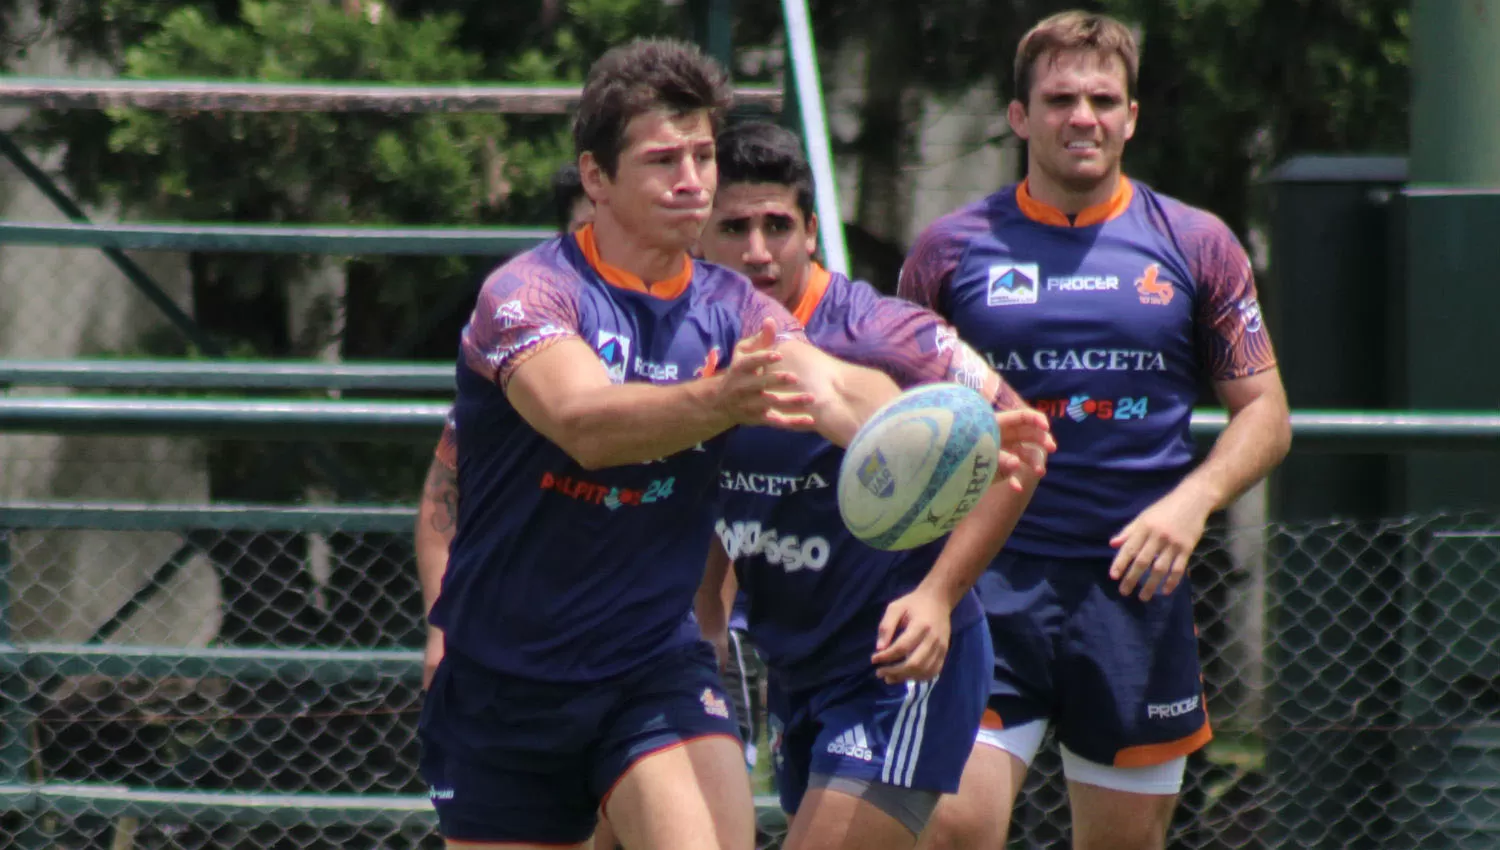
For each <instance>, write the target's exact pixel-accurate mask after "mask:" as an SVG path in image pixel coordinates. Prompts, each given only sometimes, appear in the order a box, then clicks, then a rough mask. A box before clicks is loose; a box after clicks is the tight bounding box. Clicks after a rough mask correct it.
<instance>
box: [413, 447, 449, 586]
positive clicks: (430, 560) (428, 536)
mask: <svg viewBox="0 0 1500 850" xmlns="http://www.w3.org/2000/svg"><path fill="white" fill-rule="evenodd" d="M457 530H458V476H457V474H456V473H455V472H454V470H453V469H452V468H450V467H448V466H446V465H444V464H443V463H442V462H441V461H439V460H438V459H436V458H434V459H433V461H432V465H431V466H430V467H429V468H428V470H427V480H426V482H425V483H424V484H423V485H422V499H421V501H420V502H419V503H418V505H417V526H416V529H415V544H414V546H413V548H414V549H415V554H416V558H417V579H418V582H419V583H420V584H421V586H422V612H423V614H424V615H425V614H430V613H432V606H433V604H434V603H436V602H437V598H438V593H439V592H441V590H442V587H443V574H444V573H445V572H447V570H448V547H449V546H451V545H452V543H453V535H454V534H455V532H456V531H457Z"/></svg>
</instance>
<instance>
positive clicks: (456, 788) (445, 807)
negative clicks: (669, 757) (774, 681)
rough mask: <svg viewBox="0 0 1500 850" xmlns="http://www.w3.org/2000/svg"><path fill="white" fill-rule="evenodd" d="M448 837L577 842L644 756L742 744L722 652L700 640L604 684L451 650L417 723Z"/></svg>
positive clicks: (426, 774)
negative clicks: (508, 669)
mask: <svg viewBox="0 0 1500 850" xmlns="http://www.w3.org/2000/svg"><path fill="white" fill-rule="evenodd" d="M418 731H419V733H420V736H421V741H422V758H421V772H422V779H423V781H425V782H426V783H427V785H428V794H429V795H430V796H431V798H432V802H433V807H434V808H436V809H437V814H438V824H439V829H440V831H441V832H442V835H443V837H444V838H448V839H452V840H456V841H487V842H526V843H536V844H575V843H578V842H581V841H584V840H585V839H587V838H588V837H589V836H590V835H592V834H593V832H594V827H595V823H596V820H597V817H598V815H597V813H598V810H599V807H600V806H601V805H602V804H603V801H604V800H605V799H606V798H607V797H608V795H609V792H610V790H611V789H612V788H613V787H614V785H615V782H616V781H618V780H619V778H620V777H621V776H623V775H624V773H625V771H626V770H628V769H629V768H630V766H631V765H633V764H635V763H636V762H637V761H639V760H641V759H643V758H645V757H646V756H649V755H651V754H652V753H655V752H659V751H661V750H664V749H667V748H669V747H672V746H675V745H677V744H680V743H682V742H684V741H688V740H691V739H694V738H701V737H706V736H710V735H725V736H727V737H729V738H732V739H734V740H736V741H738V740H739V736H738V734H737V730H736V727H735V721H734V715H733V713H732V712H731V711H730V709H729V700H728V696H727V695H726V694H725V693H724V686H723V684H722V682H721V680H720V678H719V665H718V661H717V659H716V658H715V656H714V651H713V648H712V647H711V646H710V645H709V644H708V643H705V642H702V641H699V642H696V643H694V644H691V645H689V646H685V647H681V648H679V649H674V650H672V651H670V652H667V653H665V654H663V655H662V656H660V657H657V658H654V659H652V660H651V661H650V662H648V663H646V664H644V665H642V666H641V667H640V668H638V669H636V670H633V671H631V672H629V673H626V674H624V675H621V676H619V677H616V678H614V679H610V680H607V681H604V682H591V683H585V684H579V683H558V682H539V681H535V680H531V679H519V678H516V677H513V676H505V675H502V674H499V673H496V672H494V671H492V670H489V669H488V668H485V667H481V666H480V665H478V664H477V663H475V662H474V661H472V660H469V659H466V658H465V657H464V656H462V655H459V654H458V653H457V652H455V651H454V650H453V649H452V648H451V647H450V648H449V649H448V650H447V651H446V653H445V654H444V657H443V661H442V663H441V664H439V665H438V668H437V671H436V673H435V674H434V676H433V680H432V687H431V688H430V689H429V690H428V692H427V696H426V699H425V700H424V701H423V704H422V719H421V723H420V725H419V727H418Z"/></svg>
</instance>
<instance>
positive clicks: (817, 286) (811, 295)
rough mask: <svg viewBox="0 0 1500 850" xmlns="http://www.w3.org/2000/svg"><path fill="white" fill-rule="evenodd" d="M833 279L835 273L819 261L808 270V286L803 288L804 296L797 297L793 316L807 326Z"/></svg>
mask: <svg viewBox="0 0 1500 850" xmlns="http://www.w3.org/2000/svg"><path fill="white" fill-rule="evenodd" d="M831 280H833V275H832V274H831V273H829V271H828V269H825V268H823V267H822V266H821V265H819V264H817V263H813V264H812V268H810V269H808V270H807V288H806V289H804V290H802V297H801V298H798V299H797V306H796V307H794V308H792V316H793V317H794V318H795V319H796V320H797V321H799V322H801V323H802V326H803V327H807V323H808V322H810V321H812V314H813V311H814V310H816V309H818V304H820V303H822V301H823V294H824V293H826V292H827V291H828V283H829V281H831Z"/></svg>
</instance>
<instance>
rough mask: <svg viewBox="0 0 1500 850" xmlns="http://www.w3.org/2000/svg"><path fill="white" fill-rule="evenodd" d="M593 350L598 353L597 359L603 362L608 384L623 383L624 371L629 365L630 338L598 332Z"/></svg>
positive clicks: (607, 332)
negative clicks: (607, 374) (607, 373)
mask: <svg viewBox="0 0 1500 850" xmlns="http://www.w3.org/2000/svg"><path fill="white" fill-rule="evenodd" d="M594 350H596V351H598V352H599V359H600V360H603V361H604V368H605V371H607V372H609V382H610V383H612V384H623V383H625V370H626V368H627V367H628V366H629V365H630V337H628V336H620V335H619V334H616V333H610V332H609V331H600V332H599V337H598V339H597V340H596V341H595V343H594Z"/></svg>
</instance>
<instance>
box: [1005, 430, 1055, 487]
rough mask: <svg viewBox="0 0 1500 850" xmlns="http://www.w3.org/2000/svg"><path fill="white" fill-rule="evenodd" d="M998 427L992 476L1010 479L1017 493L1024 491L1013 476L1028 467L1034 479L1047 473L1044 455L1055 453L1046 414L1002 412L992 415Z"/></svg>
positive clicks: (1020, 483)
mask: <svg viewBox="0 0 1500 850" xmlns="http://www.w3.org/2000/svg"><path fill="white" fill-rule="evenodd" d="M995 424H996V425H998V426H999V427H1000V465H999V467H998V468H997V469H996V470H995V477H996V478H999V479H1007V478H1008V479H1010V488H1011V489H1012V490H1015V491H1016V492H1017V493H1019V492H1021V491H1022V490H1024V489H1025V485H1024V484H1022V482H1021V479H1019V478H1017V477H1016V473H1017V472H1019V471H1021V470H1022V469H1027V468H1029V469H1030V470H1031V471H1032V473H1033V474H1034V475H1036V476H1037V477H1038V478H1040V477H1042V476H1043V475H1046V474H1047V456H1048V455H1050V454H1052V453H1053V452H1055V451H1057V441H1056V440H1054V439H1053V438H1052V426H1051V424H1050V423H1049V422H1048V419H1047V415H1046V414H1045V413H1042V412H1040V411H1036V410H1002V411H1000V412H998V413H996V414H995Z"/></svg>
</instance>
